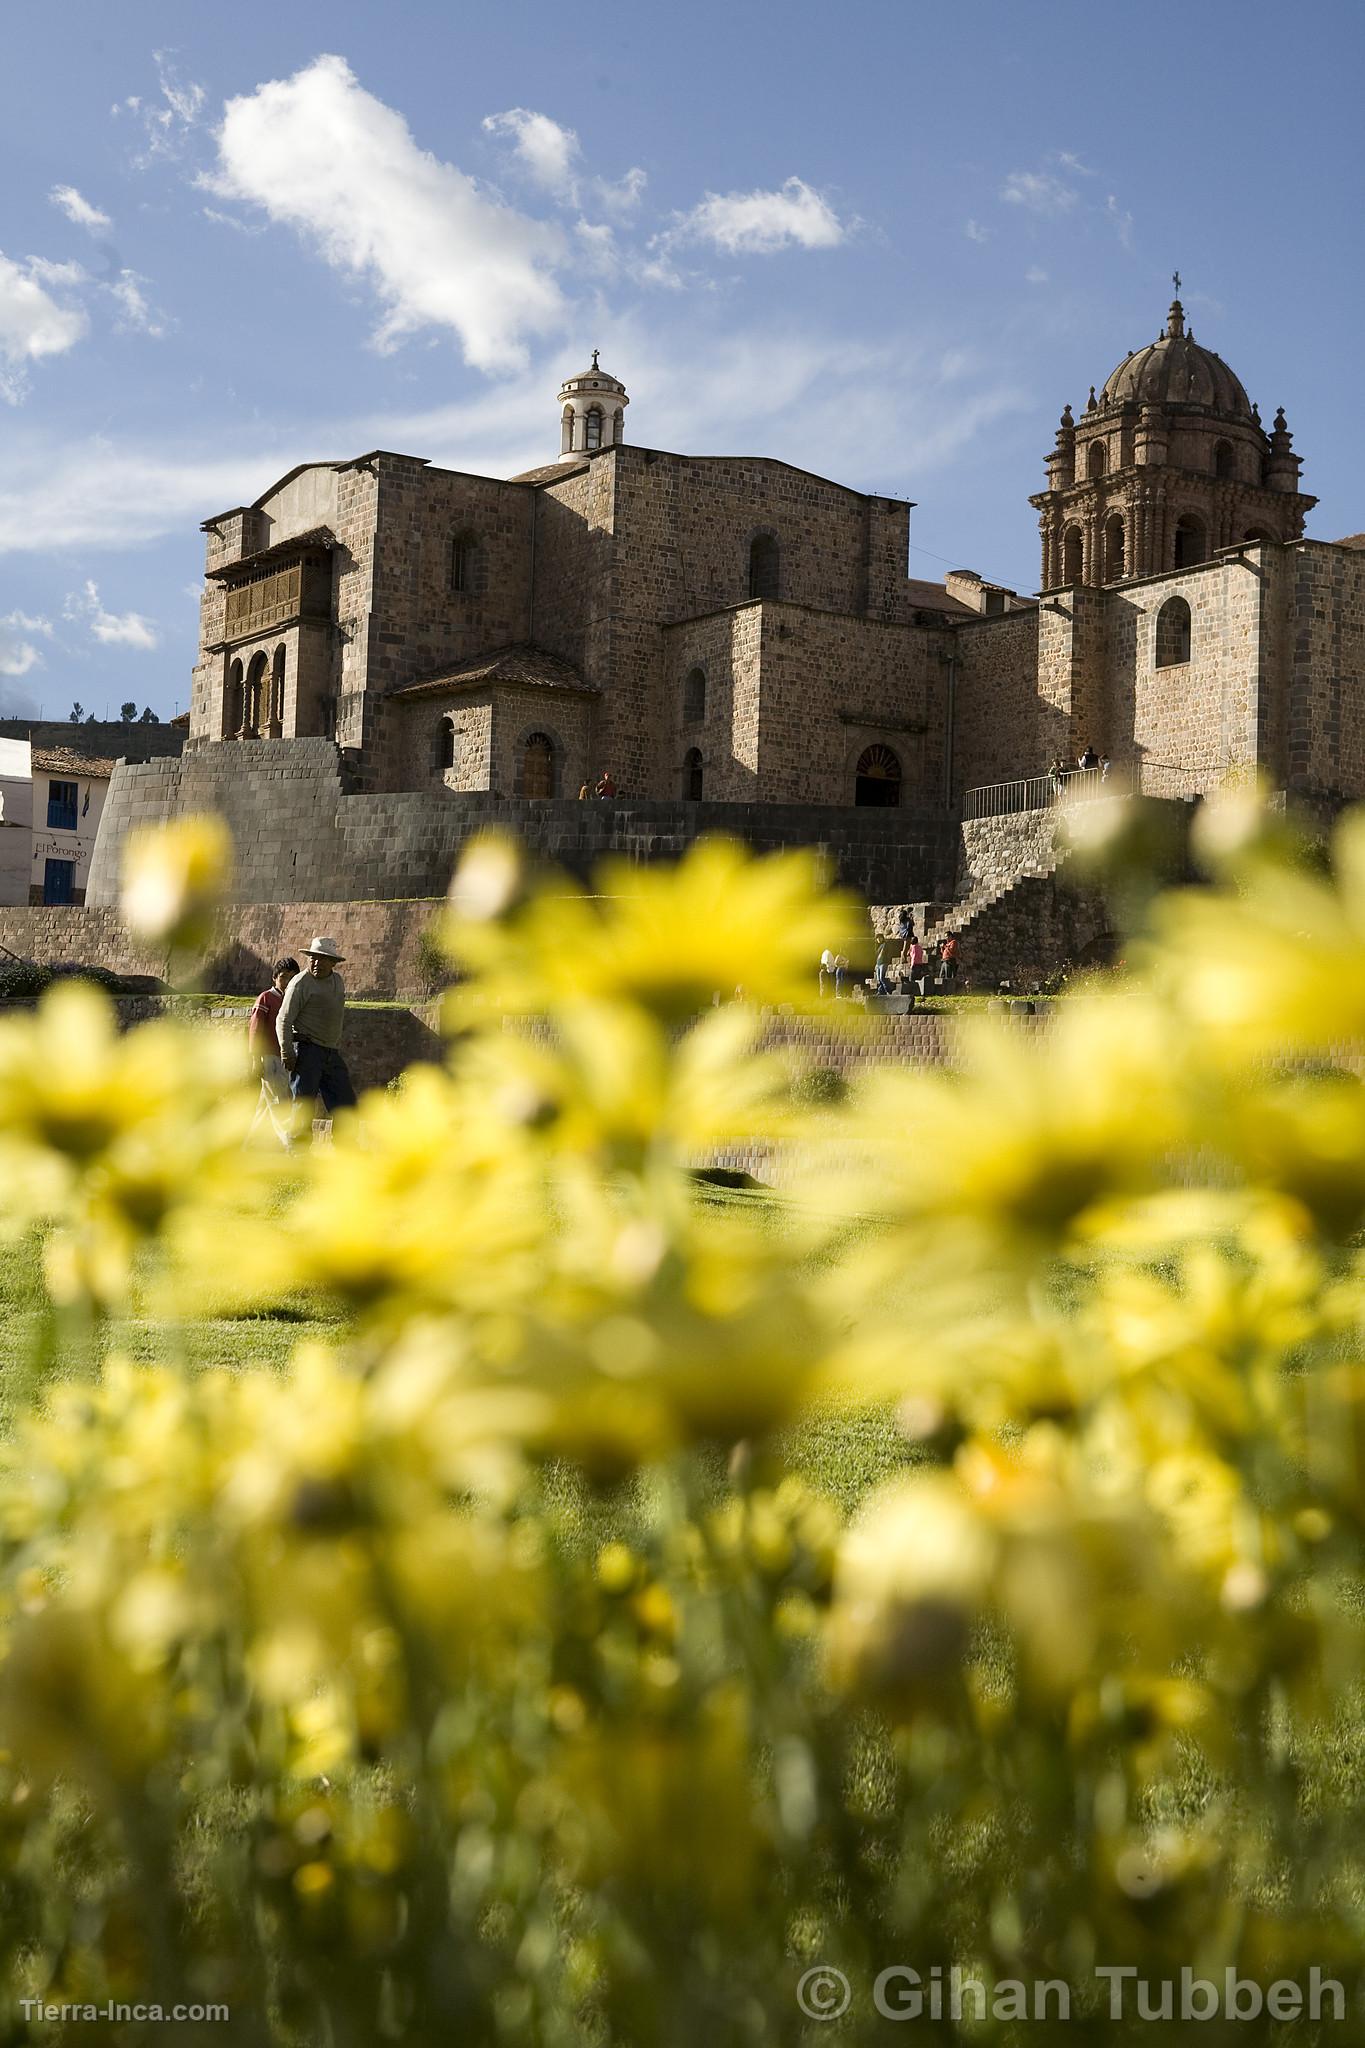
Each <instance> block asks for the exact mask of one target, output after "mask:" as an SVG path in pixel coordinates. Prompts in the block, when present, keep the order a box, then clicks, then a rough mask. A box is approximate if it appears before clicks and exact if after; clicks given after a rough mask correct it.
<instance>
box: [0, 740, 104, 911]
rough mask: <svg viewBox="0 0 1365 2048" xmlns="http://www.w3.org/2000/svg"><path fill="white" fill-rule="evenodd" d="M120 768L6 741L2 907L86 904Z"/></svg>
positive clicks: (67, 750) (0, 797) (1, 788)
mask: <svg viewBox="0 0 1365 2048" xmlns="http://www.w3.org/2000/svg"><path fill="white" fill-rule="evenodd" d="M113 768H114V764H113V762H112V761H108V760H104V759H100V758H96V757H94V756H92V755H88V754H82V753H80V752H79V751H78V750H77V749H76V748H74V747H42V746H34V745H33V744H32V743H31V742H30V741H29V740H6V739H0V903H84V901H85V883H86V877H87V875H88V874H89V872H90V856H91V854H92V853H93V852H94V850H95V833H96V832H97V830H98V829H99V822H100V812H101V811H102V810H103V809H104V799H105V796H106V794H107V792H108V789H109V777H110V775H111V774H112V773H113Z"/></svg>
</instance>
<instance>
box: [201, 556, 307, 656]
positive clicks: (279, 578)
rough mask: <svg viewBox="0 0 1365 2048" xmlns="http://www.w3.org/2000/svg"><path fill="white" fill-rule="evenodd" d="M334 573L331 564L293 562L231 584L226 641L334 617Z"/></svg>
mask: <svg viewBox="0 0 1365 2048" xmlns="http://www.w3.org/2000/svg"><path fill="white" fill-rule="evenodd" d="M331 605H332V573H331V564H330V562H328V561H325V560H324V561H301V562H289V563H287V564H286V565H285V566H284V567H283V568H281V569H270V570H265V571H258V572H257V573H256V574H255V575H253V576H250V577H248V578H247V579H246V580H245V581H244V582H242V583H238V584H229V585H228V589H227V604H226V609H225V615H224V620H223V633H224V638H225V639H227V640H252V639H255V638H256V636H257V635H258V634H261V633H269V632H270V631H271V630H272V628H274V627H276V626H282V625H284V624H285V623H286V622H287V621H289V620H293V619H326V618H328V617H330V615H331Z"/></svg>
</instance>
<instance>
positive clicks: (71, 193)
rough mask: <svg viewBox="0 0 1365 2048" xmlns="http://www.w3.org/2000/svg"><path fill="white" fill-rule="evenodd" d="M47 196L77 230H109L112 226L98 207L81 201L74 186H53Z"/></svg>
mask: <svg viewBox="0 0 1365 2048" xmlns="http://www.w3.org/2000/svg"><path fill="white" fill-rule="evenodd" d="M47 196H48V198H49V199H50V200H51V201H52V204H53V205H54V206H60V208H61V209H62V212H63V213H64V214H65V215H66V217H67V219H68V220H71V221H74V222H75V223H76V226H77V227H78V228H91V229H95V228H111V227H112V226H113V225H114V223H113V222H112V220H110V218H109V216H108V214H107V213H101V212H100V209H99V208H98V206H92V205H91V204H90V201H89V200H88V199H83V198H82V197H81V195H80V193H79V192H78V191H77V190H76V188H75V186H74V185H54V186H53V188H52V190H51V191H50V192H49V193H48V195H47Z"/></svg>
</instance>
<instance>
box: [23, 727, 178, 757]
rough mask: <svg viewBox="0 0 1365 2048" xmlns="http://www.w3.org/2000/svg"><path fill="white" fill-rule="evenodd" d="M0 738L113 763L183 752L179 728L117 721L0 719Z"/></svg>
mask: <svg viewBox="0 0 1365 2048" xmlns="http://www.w3.org/2000/svg"><path fill="white" fill-rule="evenodd" d="M0 739H3V740H32V742H33V744H34V746H35V747H74V748H75V749H76V751H77V752H78V753H81V754H86V755H89V756H91V757H93V758H102V759H105V760H109V761H117V760H119V759H120V757H121V758H122V759H123V760H125V761H157V760H160V759H161V758H162V756H163V755H166V754H179V753H182V752H183V751H184V746H185V728H184V726H183V725H166V724H164V723H163V724H160V725H143V724H142V723H141V722H140V721H138V720H134V721H133V723H132V724H131V725H127V724H125V723H124V721H123V720H122V719H121V718H97V719H93V720H82V722H81V723H80V724H79V725H74V724H73V723H72V721H71V720H70V719H69V718H0Z"/></svg>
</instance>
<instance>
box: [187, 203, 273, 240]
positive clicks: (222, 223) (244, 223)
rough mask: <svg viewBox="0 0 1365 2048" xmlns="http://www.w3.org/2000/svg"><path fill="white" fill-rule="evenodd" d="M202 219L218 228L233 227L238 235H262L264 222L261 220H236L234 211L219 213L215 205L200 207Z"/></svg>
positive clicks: (264, 226)
mask: <svg viewBox="0 0 1365 2048" xmlns="http://www.w3.org/2000/svg"><path fill="white" fill-rule="evenodd" d="M201 210H202V212H203V215H204V219H205V220H211V221H213V222H215V223H216V225H217V226H218V227H220V228H235V229H236V230H237V233H238V234H239V235H263V234H264V233H265V228H266V224H265V222H264V221H263V220H238V218H237V216H236V214H235V213H220V212H219V210H218V208H217V207H216V206H205V207H203V208H202V209H201Z"/></svg>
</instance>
